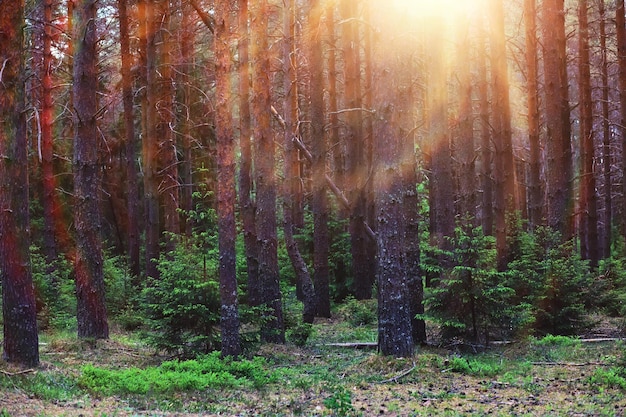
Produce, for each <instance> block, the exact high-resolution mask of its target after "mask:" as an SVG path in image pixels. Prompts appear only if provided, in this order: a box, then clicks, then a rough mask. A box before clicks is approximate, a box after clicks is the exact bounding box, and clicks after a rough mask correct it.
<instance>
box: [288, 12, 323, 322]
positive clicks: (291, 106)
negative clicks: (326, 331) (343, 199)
mask: <svg viewBox="0 0 626 417" xmlns="http://www.w3.org/2000/svg"><path fill="white" fill-rule="evenodd" d="M284 13H285V16H284V28H283V29H284V33H285V35H286V37H285V39H284V45H283V72H284V75H283V76H284V80H283V84H284V90H285V109H284V115H285V116H284V118H285V132H284V144H283V146H284V150H285V161H284V173H285V178H286V179H287V181H285V184H284V185H283V219H284V232H285V246H286V248H287V254H288V255H289V259H290V260H291V265H292V266H293V269H294V271H295V274H296V287H297V288H299V290H300V293H301V296H302V302H303V304H304V308H303V313H302V321H303V322H304V323H313V321H314V320H315V315H316V313H317V305H316V298H317V297H316V294H315V288H314V286H313V281H312V280H311V274H310V272H309V268H308V267H307V264H306V262H305V260H304V258H303V257H302V254H301V252H300V249H299V247H298V242H297V241H296V239H295V238H294V228H295V224H294V219H293V217H294V210H293V205H294V204H295V198H294V194H295V193H297V192H298V189H299V187H300V181H301V179H300V175H299V163H298V149H297V148H296V146H295V144H294V141H293V139H294V138H295V137H296V126H295V123H296V122H297V118H298V88H297V87H298V83H297V80H296V66H297V60H296V56H295V54H296V49H295V0H289V3H288V4H287V7H285V9H284ZM294 183H295V184H294Z"/></svg>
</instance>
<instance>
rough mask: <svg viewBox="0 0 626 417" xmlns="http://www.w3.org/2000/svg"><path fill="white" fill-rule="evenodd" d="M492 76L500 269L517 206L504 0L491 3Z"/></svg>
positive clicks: (504, 257)
mask: <svg viewBox="0 0 626 417" xmlns="http://www.w3.org/2000/svg"><path fill="white" fill-rule="evenodd" d="M489 5H490V17H491V20H490V45H491V68H492V71H491V79H492V84H493V108H492V110H493V116H494V117H493V122H492V123H493V126H494V137H493V141H494V148H495V172H494V174H495V175H494V177H495V190H494V191H495V207H494V208H495V221H496V248H497V250H498V268H499V269H501V270H503V269H504V268H505V266H506V261H507V243H506V232H507V231H506V216H507V214H510V213H513V211H514V210H515V209H516V207H517V202H516V198H515V161H514V159H513V141H512V131H511V104H510V101H509V77H508V66H507V59H506V43H505V42H506V34H505V31H504V11H503V5H502V0H491V1H490V3H489Z"/></svg>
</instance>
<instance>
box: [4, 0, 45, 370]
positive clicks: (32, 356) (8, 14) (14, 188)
mask: <svg viewBox="0 0 626 417" xmlns="http://www.w3.org/2000/svg"><path fill="white" fill-rule="evenodd" d="M23 26H24V2H23V1H13V2H6V1H5V2H0V44H1V45H2V49H0V61H1V62H3V65H2V82H0V155H2V158H0V178H2V181H0V277H1V284H2V317H3V323H4V329H3V349H4V350H3V358H4V360H6V361H8V362H14V363H18V364H21V365H23V366H37V365H38V364H39V350H38V349H39V341H38V335H37V311H36V306H35V292H34V289H33V281H32V274H31V270H30V256H29V246H30V224H29V216H28V212H29V199H28V157H27V146H28V145H27V139H26V118H25V103H24V98H25V97H24V78H23V74H24V71H23V69H24V63H23V56H24V50H23V41H24V35H23V31H22V28H23Z"/></svg>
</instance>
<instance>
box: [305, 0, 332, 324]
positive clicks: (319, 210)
mask: <svg viewBox="0 0 626 417" xmlns="http://www.w3.org/2000/svg"><path fill="white" fill-rule="evenodd" d="M309 4H310V9H309V21H308V29H307V30H308V34H307V35H308V36H307V41H308V42H307V44H308V45H307V48H308V51H309V63H310V65H309V70H310V73H311V109H310V112H311V154H312V156H313V161H312V164H311V170H312V180H313V183H312V192H313V195H312V197H311V210H312V211H313V270H314V272H313V282H314V284H315V295H316V297H317V300H316V304H317V313H316V315H317V316H318V317H330V268H329V263H328V254H329V250H330V240H329V234H328V196H327V194H326V152H327V151H328V149H327V148H328V147H327V146H326V135H325V133H324V124H325V123H324V56H323V52H322V28H321V23H322V7H321V5H320V4H319V2H317V1H315V0H311V2H310V3H309Z"/></svg>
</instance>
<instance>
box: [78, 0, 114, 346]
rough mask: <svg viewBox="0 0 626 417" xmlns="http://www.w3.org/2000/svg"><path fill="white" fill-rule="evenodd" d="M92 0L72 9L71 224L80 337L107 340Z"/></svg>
mask: <svg viewBox="0 0 626 417" xmlns="http://www.w3.org/2000/svg"><path fill="white" fill-rule="evenodd" d="M97 8H98V6H97V1H96V0H81V1H77V2H76V4H75V9H74V31H73V41H74V50H75V51H76V53H75V54H74V71H73V82H74V84H73V97H74V129H75V130H74V157H73V161H72V162H73V170H74V224H75V227H76V254H75V257H74V262H75V265H74V273H75V279H76V298H77V319H78V336H79V337H89V338H96V339H106V338H108V337H109V326H108V322H107V310H106V305H105V294H104V272H103V254H102V238H101V236H100V231H101V213H100V204H99V203H100V202H99V198H98V196H99V192H100V183H101V172H100V166H99V164H98V127H97V123H96V120H97V114H98V99H97V93H98V71H97V63H98V52H97V42H98V36H97V31H96V24H95V19H96V13H97Z"/></svg>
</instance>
